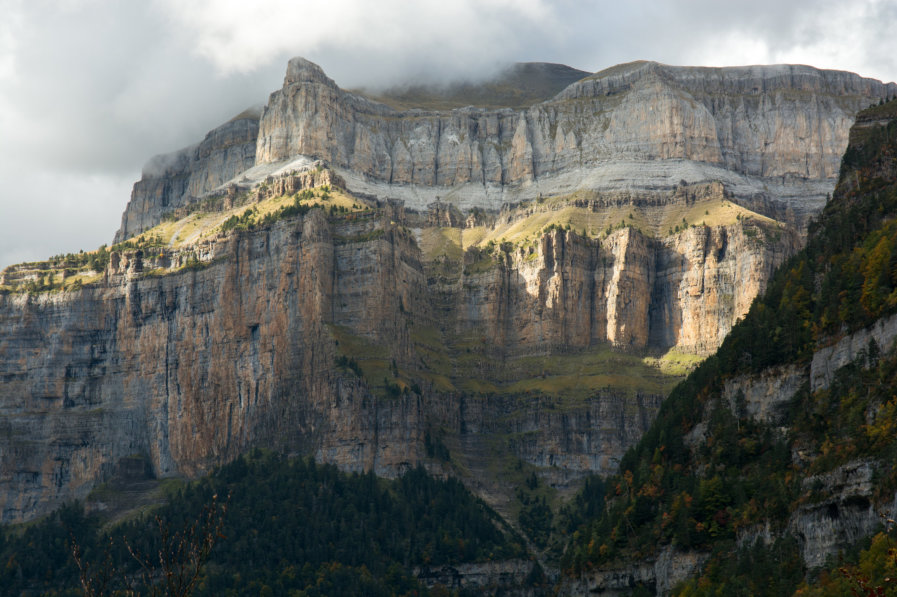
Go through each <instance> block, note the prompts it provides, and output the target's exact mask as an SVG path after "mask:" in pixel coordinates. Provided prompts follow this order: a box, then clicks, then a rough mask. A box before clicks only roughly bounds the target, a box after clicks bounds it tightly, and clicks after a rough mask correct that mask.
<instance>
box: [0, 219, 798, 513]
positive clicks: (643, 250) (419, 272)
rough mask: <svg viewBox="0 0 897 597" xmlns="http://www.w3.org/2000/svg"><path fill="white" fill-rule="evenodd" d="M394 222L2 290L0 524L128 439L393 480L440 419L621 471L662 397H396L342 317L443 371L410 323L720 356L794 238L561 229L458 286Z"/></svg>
mask: <svg viewBox="0 0 897 597" xmlns="http://www.w3.org/2000/svg"><path fill="white" fill-rule="evenodd" d="M381 217H382V218H383V219H380V218H381ZM400 217H401V214H400V213H398V212H394V211H387V212H386V213H384V214H382V215H381V216H376V217H374V218H367V219H360V220H359V219H340V218H336V219H333V218H330V219H328V218H327V217H326V216H325V215H324V214H323V212H321V211H313V212H310V213H309V214H307V215H306V216H304V217H303V218H299V219H296V220H289V221H282V222H279V223H277V224H275V225H274V226H273V227H271V228H269V229H263V230H260V231H257V232H253V233H243V234H236V235H232V236H230V237H227V238H221V239H219V240H217V241H214V242H212V243H211V244H209V245H208V246H205V247H204V248H203V250H202V251H201V253H202V254H203V255H204V256H205V257H204V258H205V260H206V265H205V266H204V267H202V268H199V269H192V270H190V269H188V270H184V271H179V272H174V273H168V274H166V275H162V276H155V275H153V276H147V275H145V274H143V273H141V270H148V269H150V266H151V265H152V264H150V263H149V262H148V261H147V262H144V260H142V259H140V258H139V256H138V255H135V254H133V253H132V254H128V255H119V254H116V255H114V256H113V258H112V259H111V260H110V265H109V267H108V268H107V272H106V280H105V282H104V283H101V284H100V285H98V286H93V287H87V288H85V289H83V290H80V291H73V292H65V293H41V294H37V295H27V294H8V295H2V296H0V328H2V329H3V334H2V336H0V355H2V357H3V358H2V359H0V409H2V413H3V418H2V423H0V424H2V428H3V431H4V432H3V434H0V500H2V502H0V503H2V504H3V520H7V521H10V520H24V519H29V518H31V517H33V516H35V515H38V514H40V513H42V512H46V511H47V510H48V509H50V508H52V507H53V506H55V505H57V504H58V503H59V502H60V501H61V500H63V499H67V498H71V497H76V496H80V497H83V496H84V495H85V494H86V493H87V492H88V491H89V489H90V488H91V487H92V486H93V485H94V484H95V483H96V482H98V481H99V480H102V479H103V478H105V477H107V476H108V475H109V474H110V473H111V471H112V470H113V468H114V467H115V464H116V462H117V461H119V460H120V459H121V458H123V457H126V456H129V455H132V454H136V453H142V454H146V455H148V456H149V459H150V461H151V462H152V467H153V470H154V472H155V474H157V475H160V476H165V475H172V474H185V475H196V474H199V473H201V472H203V471H205V470H208V469H209V467H211V466H213V465H215V464H218V463H221V462H224V461H227V460H229V459H231V458H233V457H234V456H236V455H237V454H239V453H241V452H242V451H245V450H247V449H249V448H250V447H252V446H268V447H272V448H276V449H281V450H286V451H290V452H298V453H312V454H315V455H316V457H317V458H318V459H320V460H323V461H327V462H334V463H337V464H338V465H339V466H341V467H342V468H345V469H347V470H363V469H364V470H367V469H373V470H375V471H377V472H378V473H380V474H385V475H393V474H397V473H399V472H401V471H402V470H404V468H405V467H407V466H409V465H412V464H414V463H416V462H419V461H420V460H421V459H422V458H423V457H424V453H423V437H424V434H425V433H426V431H427V429H429V428H431V427H432V426H434V425H435V426H436V427H443V428H448V429H454V430H458V431H460V430H466V431H465V432H466V433H470V432H472V430H477V429H479V430H480V432H479V433H485V434H487V435H488V434H490V433H499V434H512V436H513V437H520V438H523V437H525V438H526V439H525V441H524V440H523V439H520V440H515V441H514V442H512V443H511V444H512V445H511V449H512V450H513V451H514V453H515V454H517V456H518V457H520V458H523V459H524V460H526V461H528V462H531V463H533V464H536V465H538V466H545V467H553V468H554V469H555V470H556V471H558V472H557V474H558V475H561V476H562V477H564V476H566V477H568V478H569V477H575V476H577V475H581V474H583V473H585V472H587V471H609V470H610V469H611V468H612V467H613V465H614V463H615V462H616V461H617V459H618V458H619V457H620V456H621V455H622V453H623V451H625V449H626V448H628V447H629V446H630V445H632V444H633V443H634V442H635V441H637V439H638V437H639V436H640V434H641V433H642V432H643V431H644V430H645V429H646V428H647V425H648V424H649V423H650V421H651V420H652V419H653V416H654V413H655V412H656V409H657V407H658V406H659V402H660V398H661V396H660V395H639V396H637V397H633V396H629V395H628V394H627V393H625V392H616V391H614V390H602V391H598V390H596V394H595V397H594V399H593V400H592V401H590V402H589V403H586V404H583V405H581V406H578V407H576V408H573V409H568V410H565V411H563V412H555V411H554V407H553V406H551V403H552V402H553V398H550V397H544V398H542V397H538V396H529V395H522V396H518V397H516V398H509V397H507V396H505V397H488V396H482V395H479V396H478V395H467V396H464V395H459V394H457V393H453V392H448V393H446V392H445V391H439V390H437V389H435V388H434V387H431V386H429V385H427V383H426V382H421V383H422V384H423V386H422V388H419V389H418V390H417V391H415V392H411V393H407V394H404V395H401V396H399V397H394V398H390V397H387V398H384V397H383V395H382V392H380V391H378V390H376V388H375V386H376V384H377V381H378V380H368V379H362V378H358V377H356V376H355V375H354V374H352V373H351V372H348V371H346V370H345V369H341V368H338V367H335V366H334V360H335V357H336V356H337V355H338V354H340V350H341V349H340V348H339V347H338V345H337V343H336V340H335V337H334V336H333V334H332V329H333V328H332V327H331V326H333V325H335V326H338V328H339V329H342V330H345V331H347V332H348V333H351V334H352V335H353V336H355V337H359V338H365V339H366V341H367V342H369V343H371V345H372V346H374V347H375V348H374V349H373V350H376V351H379V353H378V354H381V356H382V359H383V360H384V362H389V361H393V362H395V363H397V366H398V367H400V368H403V369H417V370H420V369H427V367H428V366H429V365H427V364H426V363H424V361H423V360H422V356H421V355H420V354H418V353H417V352H416V350H415V345H414V343H413V342H412V339H411V335H412V333H413V331H414V329H415V328H416V326H429V327H431V328H435V329H441V330H444V331H446V332H450V333H453V334H461V335H464V334H475V335H477V336H481V337H482V338H483V340H484V344H485V346H487V347H488V349H487V350H486V351H485V352H484V357H483V358H484V359H485V360H484V361H483V367H484V369H486V370H488V369H489V368H490V367H493V364H490V362H493V363H494V366H498V367H500V366H501V365H500V363H501V362H502V359H504V358H506V357H509V356H513V355H526V354H545V352H546V351H552V350H554V351H556V350H579V349H588V348H589V347H596V346H597V347H600V346H604V345H606V344H608V343H610V344H612V345H615V346H618V347H620V348H624V349H626V350H629V351H641V350H644V349H646V348H656V349H665V348H669V347H671V346H679V347H683V348H687V349H693V350H697V351H701V352H706V351H709V350H711V349H712V348H713V347H715V346H716V345H717V344H718V342H719V341H720V339H721V337H722V335H723V334H724V332H725V331H726V330H728V328H729V327H730V326H731V324H732V323H733V321H734V319H735V318H736V317H738V316H740V315H742V314H743V311H744V309H746V305H747V304H748V303H749V301H750V298H751V297H752V294H751V293H756V292H757V290H758V289H760V288H762V286H763V284H764V283H765V279H766V276H768V272H769V271H770V270H771V269H772V267H773V266H774V265H775V264H776V263H778V262H779V261H781V259H783V258H784V256H785V255H786V254H787V253H788V252H789V251H790V250H791V247H790V245H788V243H789V242H794V241H793V239H792V240H790V241H789V240H788V239H789V238H791V237H789V236H788V235H783V236H782V240H781V241H780V242H779V243H778V244H777V243H759V242H755V241H754V240H753V239H749V238H747V237H746V236H745V234H744V231H743V229H742V227H741V225H740V224H739V225H737V226H728V227H720V228H703V227H697V228H691V229H689V230H687V231H684V232H682V233H680V234H678V235H675V236H673V237H670V238H667V239H665V240H657V239H651V238H648V237H645V236H643V235H642V234H641V233H639V232H637V231H635V230H633V229H622V230H618V231H617V232H615V233H613V234H611V235H610V236H609V237H607V238H606V239H604V240H602V241H598V240H594V239H584V238H582V237H580V236H578V235H576V234H574V233H572V232H569V231H568V232H564V231H558V230H555V231H552V232H551V233H549V234H547V235H545V236H544V237H543V238H542V239H541V242H540V243H539V244H538V247H537V249H536V250H535V253H534V254H533V255H529V254H526V253H525V252H524V251H522V250H521V251H516V252H515V251H512V252H510V253H507V254H506V253H501V254H500V255H501V256H502V257H501V259H499V260H497V262H496V263H495V264H494V265H493V266H492V267H490V268H487V269H486V270H484V271H480V272H479V273H471V274H468V275H466V276H465V275H463V274H459V275H461V277H460V278H459V279H457V280H454V281H449V282H446V281H445V280H440V279H438V278H433V277H432V276H430V275H429V274H428V270H427V268H426V267H424V265H423V260H422V255H421V253H420V250H419V248H418V247H417V245H416V243H415V241H414V239H413V235H412V234H410V233H409V232H407V231H406V229H405V228H404V227H403V226H402V225H401V222H396V221H395V218H400ZM372 231H376V232H377V234H371V232H372ZM172 261H175V262H176V259H173V260H172ZM458 265H459V267H460V265H461V264H460V263H459V264H458ZM374 356H376V355H374ZM490 359H494V360H493V361H490ZM521 401H522V402H521ZM521 433H522V434H524V435H519V434H521Z"/></svg>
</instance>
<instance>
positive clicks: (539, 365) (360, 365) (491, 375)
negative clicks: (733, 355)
mask: <svg viewBox="0 0 897 597" xmlns="http://www.w3.org/2000/svg"><path fill="white" fill-rule="evenodd" d="M330 331H331V335H332V337H333V339H334V340H335V341H336V342H337V351H338V353H339V354H340V355H341V357H340V358H339V359H338V361H339V362H338V363H337V364H338V365H340V366H342V367H344V368H345V369H346V370H352V371H354V373H355V374H357V375H359V376H361V377H363V378H364V379H365V380H366V381H367V383H368V384H369V385H370V386H371V387H372V388H373V389H374V390H375V391H379V392H381V393H382V394H383V395H385V396H388V395H390V394H391V393H392V394H394V395H395V394H396V393H397V392H398V393H401V392H404V391H406V389H407V390H412V389H414V386H415V385H416V384H418V383H420V384H426V385H429V386H431V387H432V388H433V389H434V390H435V391H441V392H458V391H462V392H467V393H470V394H495V395H507V396H514V395H545V396H554V397H557V398H559V399H561V402H560V403H558V404H557V406H558V407H559V408H565V407H566V408H575V407H579V406H583V405H585V404H586V403H587V402H588V400H589V399H590V398H591V397H593V396H594V395H595V393H596V391H600V390H602V389H613V390H614V391H617V392H625V393H626V394H628V395H631V396H634V395H635V394H636V393H638V392H644V393H650V394H666V393H668V392H669V391H670V390H671V389H672V387H673V386H674V385H675V384H676V383H678V382H679V381H681V380H682V379H683V377H684V376H685V374H686V373H687V372H688V371H689V370H690V369H692V368H693V367H694V366H696V365H697V364H698V363H699V362H700V358H699V357H695V356H693V355H687V354H681V353H675V354H674V353H673V352H672V351H671V353H669V354H667V355H664V356H663V357H641V356H638V355H632V354H625V353H621V352H617V351H614V350H612V349H611V348H610V347H609V346H608V347H597V348H596V347H593V348H591V349H589V350H584V351H575V352H570V353H561V354H551V355H538V356H521V357H509V358H507V359H503V360H496V359H494V358H492V357H490V356H489V355H487V354H486V346H485V344H484V343H483V341H482V339H480V338H476V339H474V338H468V337H448V336H447V335H444V334H442V333H441V332H439V330H436V329H434V328H432V327H427V326H420V325H416V326H414V327H413V329H412V333H411V339H412V343H413V345H414V350H415V353H416V355H417V356H418V365H417V366H415V367H414V368H411V369H407V368H405V367H404V366H403V367H398V366H396V364H395V363H394V361H393V360H392V359H391V357H390V354H389V350H388V348H387V347H385V346H380V345H377V344H375V343H373V342H371V341H370V340H368V339H367V338H363V337H361V336H357V335H355V334H353V333H352V331H351V330H350V329H348V328H346V327H343V326H337V325H331V326H330Z"/></svg>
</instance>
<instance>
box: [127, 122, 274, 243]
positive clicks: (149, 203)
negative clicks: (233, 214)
mask: <svg viewBox="0 0 897 597" xmlns="http://www.w3.org/2000/svg"><path fill="white" fill-rule="evenodd" d="M259 112H260V111H259V110H257V109H251V110H247V111H245V112H243V113H241V114H240V115H238V116H236V117H235V118H234V119H232V120H230V121H229V122H226V123H225V124H222V125H221V126H219V127H217V128H215V129H214V130H212V131H210V132H209V133H208V134H207V135H206V137H205V139H203V141H202V142H201V143H199V144H197V145H193V146H190V147H185V148H184V149H181V150H179V151H175V152H173V153H168V154H164V155H158V156H156V157H154V158H153V159H151V160H150V161H149V162H148V163H147V164H146V166H144V167H143V174H142V177H141V179H140V180H139V181H138V182H137V183H135V184H134V189H133V191H132V192H131V200H130V201H129V202H128V206H127V208H126V209H125V212H124V213H123V214H122V218H121V227H120V228H119V230H118V232H116V234H115V239H114V242H120V241H123V240H125V239H128V238H130V237H132V236H134V235H135V234H139V233H140V232H143V231H144V230H146V229H148V228H152V227H153V226H155V225H156V224H158V223H159V222H161V221H162V218H163V217H164V216H165V214H168V213H171V212H174V211H175V210H176V209H177V208H180V207H184V206H186V205H188V204H190V203H192V202H193V201H195V200H196V199H197V198H199V197H202V196H203V195H205V194H206V193H208V192H209V191H211V190H213V189H215V188H217V187H218V186H220V185H221V184H222V183H224V182H226V181H228V180H230V179H231V178H233V177H234V176H236V175H237V174H239V173H241V172H243V171H244V170H247V169H248V168H251V167H252V166H253V165H254V164H255V141H256V138H257V136H258V119H259Z"/></svg>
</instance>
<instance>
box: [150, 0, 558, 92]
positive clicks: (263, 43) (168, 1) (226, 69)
mask: <svg viewBox="0 0 897 597" xmlns="http://www.w3.org/2000/svg"><path fill="white" fill-rule="evenodd" d="M162 6H164V9H165V11H166V13H167V14H168V15H170V17H171V18H172V19H173V20H174V21H175V22H176V23H178V25H179V27H181V28H182V29H183V30H184V31H185V32H189V34H190V35H192V36H193V37H194V39H195V42H194V46H193V47H194V51H195V52H197V53H198V54H199V55H201V56H203V57H205V58H206V59H208V60H209V61H210V62H211V63H212V64H214V65H215V66H216V67H217V68H218V69H219V71H220V72H222V73H224V74H229V73H232V72H249V71H252V70H253V69H255V68H257V67H258V66H259V65H261V64H265V63H267V62H268V61H270V60H272V59H276V58H277V59H281V60H283V59H285V58H286V57H288V56H294V55H302V56H306V57H308V58H311V59H317V60H319V61H321V62H325V63H326V64H325V65H324V66H325V68H327V70H328V72H329V73H331V75H333V76H335V77H337V80H338V81H339V82H341V83H342V84H348V85H355V84H371V83H375V82H378V81H382V78H383V77H387V78H391V79H395V78H397V77H402V76H407V75H408V73H412V74H414V75H415V76H426V75H427V74H428V73H430V74H434V75H436V74H437V73H438V76H439V77H445V76H463V75H466V76H469V75H470V74H471V73H474V74H476V73H478V72H481V71H482V70H483V69H487V68H494V66H495V65H496V64H497V63H499V62H507V61H513V60H515V59H516V57H517V56H518V55H519V54H520V52H521V50H522V49H523V48H525V47H526V46H527V45H529V44H532V43H533V41H534V40H536V39H539V42H538V43H544V42H545V41H547V40H550V39H552V38H553V37H555V36H556V35H557V32H558V29H559V20H558V15H557V14H556V13H555V11H554V10H553V7H552V6H551V5H550V4H549V3H548V2H546V1H544V0H523V1H520V0H517V1H514V0H453V1H452V2H445V1H441V0H440V1H432V0H426V1H422V0H420V1H417V2H406V1H404V0H381V1H378V2H370V1H368V0H330V1H329V2H326V3H325V2H294V3H283V2H279V1H277V0H259V1H257V2H252V3H248V2H243V1H238V0H202V1H199V2H189V3H186V2H181V1H179V0H163V1H162ZM537 36H538V37H537ZM328 57H329V59H328Z"/></svg>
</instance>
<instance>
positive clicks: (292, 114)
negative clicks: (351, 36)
mask: <svg viewBox="0 0 897 597" xmlns="http://www.w3.org/2000/svg"><path fill="white" fill-rule="evenodd" d="M895 92H897V87H895V86H894V84H889V85H884V84H881V83H880V82H878V81H874V80H871V79H863V78H860V77H858V76H857V75H854V74H851V73H844V72H835V71H820V70H817V69H813V68H811V67H804V66H785V65H782V66H769V67H744V68H715V69H711V68H688V67H672V66H666V65H661V64H657V63H653V62H639V63H631V64H627V65H621V66H618V67H614V68H612V69H608V70H606V71H602V72H599V73H597V74H595V75H593V76H591V77H587V78H585V79H583V80H581V81H579V82H577V83H573V84H572V85H570V86H569V87H568V88H567V89H565V90H564V91H562V92H561V93H560V94H558V95H557V96H556V97H555V98H554V99H551V100H548V101H546V102H543V103H540V104H536V105H534V106H532V107H530V108H528V109H525V110H511V109H491V110H489V109H479V108H473V107H469V108H463V109H456V110H453V111H451V112H432V111H421V110H409V111H396V110H393V109H391V108H389V107H387V106H385V105H383V104H378V103H375V102H372V101H369V100H367V99H366V98H364V97H361V96H358V95H355V94H351V93H348V92H345V91H343V90H341V89H340V88H339V87H337V85H336V84H335V83H334V82H333V81H332V80H331V79H329V78H328V77H327V76H326V75H325V74H324V73H323V71H322V70H321V69H320V68H319V67H318V66H317V65H314V64H312V63H310V62H308V61H306V60H303V59H299V58H297V59H293V60H291V61H290V63H289V67H288V69H287V74H286V77H285V79H284V85H283V88H282V89H281V90H279V91H276V92H275V93H273V94H272V95H271V97H270V99H269V101H268V105H267V106H266V108H265V110H264V112H263V114H262V117H261V121H260V125H259V138H258V146H257V149H256V156H257V160H258V162H259V163H269V162H279V161H282V160H286V159H289V158H290V157H292V156H295V155H310V156H314V157H317V158H321V159H324V160H326V161H327V162H328V163H330V164H332V165H333V166H336V167H339V168H343V169H346V170H348V171H350V172H352V173H354V174H356V175H358V176H360V177H361V178H362V180H361V181H359V185H361V184H363V183H365V182H366V183H367V184H368V185H369V186H370V187H371V188H374V189H377V188H380V189H382V186H380V187H378V185H377V183H388V184H390V185H415V193H417V195H415V194H414V193H410V192H407V191H406V192H405V193H404V194H402V195H400V196H402V197H403V198H404V199H405V200H406V204H408V205H409V206H413V205H415V196H418V197H419V199H418V201H420V198H423V197H426V198H428V199H429V200H432V198H433V193H434V192H435V193H440V194H443V195H445V196H448V197H449V199H448V200H450V201H451V200H453V199H452V197H454V198H455V199H454V201H457V202H459V204H461V205H463V206H475V205H479V206H480V207H483V206H494V205H495V202H496V201H498V202H501V201H516V200H519V199H520V198H525V197H530V196H535V195H536V194H538V193H542V192H546V191H548V190H549V189H550V190H552V191H553V192H558V191H559V190H563V191H570V190H574V189H594V190H612V189H620V188H633V187H635V188H656V187H657V186H658V185H662V186H667V187H671V186H672V185H674V184H675V183H677V182H679V180H680V179H684V180H686V181H688V182H702V181H705V180H715V179H716V180H725V181H726V182H727V183H728V184H729V185H730V186H732V187H735V188H737V189H738V191H737V194H738V195H743V196H744V197H745V198H747V197H750V196H753V195H763V194H767V195H769V196H770V197H771V198H772V199H773V200H781V201H784V202H785V203H786V204H789V205H791V204H793V205H791V207H792V208H793V209H794V210H796V211H799V212H802V213H803V212H812V211H815V210H818V209H819V208H820V207H821V205H822V201H823V200H824V197H825V194H826V193H827V192H830V191H831V188H832V187H833V186H834V178H835V176H836V175H837V171H838V164H839V161H840V158H841V154H842V153H843V151H844V149H845V147H846V145H847V134H848V131H849V128H850V125H851V124H852V122H853V118H854V115H855V114H856V112H857V110H859V109H860V108H864V107H866V106H868V105H869V104H870V103H871V102H872V101H878V99H880V98H883V97H887V96H890V95H891V94H893V93H895ZM421 186H422V187H425V188H424V189H421V188H419V187H421ZM459 186H460V187H461V188H456V189H455V190H454V191H452V192H449V191H448V190H447V189H443V190H441V191H440V190H438V187H446V188H449V187H459ZM426 187H437V189H436V190H435V191H430V192H428V191H427V190H426ZM382 192H384V193H385V192H388V191H386V190H385V189H383V190H382ZM393 192H399V193H401V191H396V190H395V189H393ZM425 202H427V201H426V200H425Z"/></svg>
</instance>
